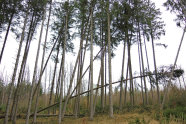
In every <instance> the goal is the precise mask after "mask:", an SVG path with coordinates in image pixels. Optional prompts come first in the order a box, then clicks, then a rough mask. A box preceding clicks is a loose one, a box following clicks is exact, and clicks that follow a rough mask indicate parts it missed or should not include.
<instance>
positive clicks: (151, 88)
mask: <svg viewBox="0 0 186 124" xmlns="http://www.w3.org/2000/svg"><path fill="white" fill-rule="evenodd" d="M143 39H144V44H145V54H146V60H147V68H148V71H149V72H150V67H149V59H148V54H147V45H146V40H145V35H144V34H143ZM152 85H153V84H152V81H151V78H150V90H151V95H152V100H153V99H154V94H153V86H152Z"/></svg>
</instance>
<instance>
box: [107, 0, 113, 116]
mask: <svg viewBox="0 0 186 124" xmlns="http://www.w3.org/2000/svg"><path fill="white" fill-rule="evenodd" d="M109 6H110V5H109V0H108V1H107V19H108V69H109V116H110V117H111V118H113V117H114V115H113V101H112V67H111V66H112V64H111V40H110V38H111V35H110V9H109Z"/></svg>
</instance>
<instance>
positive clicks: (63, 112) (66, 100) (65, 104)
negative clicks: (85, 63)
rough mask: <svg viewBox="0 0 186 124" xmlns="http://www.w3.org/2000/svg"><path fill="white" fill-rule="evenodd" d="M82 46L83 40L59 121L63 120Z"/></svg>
mask: <svg viewBox="0 0 186 124" xmlns="http://www.w3.org/2000/svg"><path fill="white" fill-rule="evenodd" d="M82 45H83V40H81V42H80V49H79V52H78V55H77V58H76V62H75V66H74V70H73V73H72V76H71V79H70V85H69V88H68V92H67V96H66V99H65V103H64V104H63V110H62V112H61V120H63V119H64V115H65V111H66V107H67V103H68V100H69V98H70V91H71V88H72V83H73V80H74V76H75V72H76V68H77V64H78V59H79V56H80V52H81V48H82Z"/></svg>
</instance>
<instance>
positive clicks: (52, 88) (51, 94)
mask: <svg viewBox="0 0 186 124" xmlns="http://www.w3.org/2000/svg"><path fill="white" fill-rule="evenodd" d="M60 44H61V43H59V44H58V46H57V56H56V59H55V66H54V73H53V79H52V84H51V89H50V97H49V106H50V105H51V104H52V96H53V90H54V82H55V77H56V70H57V63H58V56H59V51H60V50H59V47H60ZM48 114H50V109H49V111H48Z"/></svg>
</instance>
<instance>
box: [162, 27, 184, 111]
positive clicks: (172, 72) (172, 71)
mask: <svg viewBox="0 0 186 124" xmlns="http://www.w3.org/2000/svg"><path fill="white" fill-rule="evenodd" d="M185 32H186V26H185V28H184V30H183V34H182V38H181V41H180V44H179V47H178V51H177V54H176V58H175V61H174V65H173V68H172V70H171V75H170V78H169V81H168V84H167V88H166V89H165V94H164V96H163V102H162V104H161V110H163V107H164V104H165V99H166V97H167V93H168V90H169V87H170V85H171V80H172V77H173V74H174V69H175V66H176V63H177V60H178V56H179V53H180V49H181V45H182V43H183V38H184V35H185Z"/></svg>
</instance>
